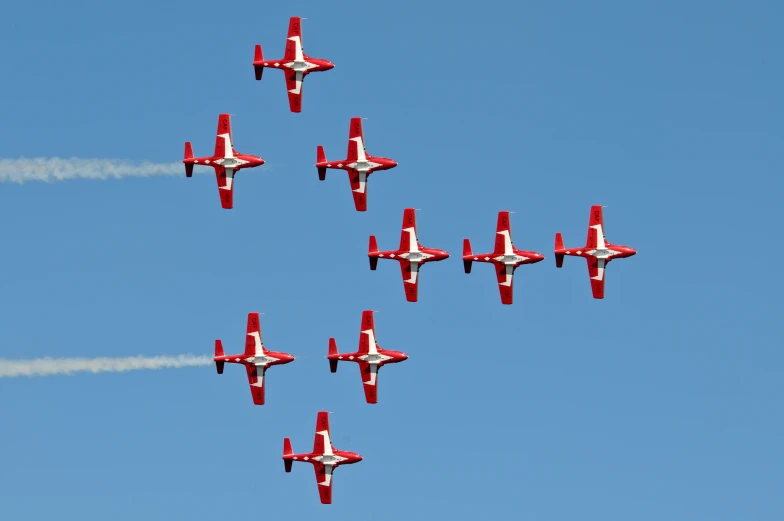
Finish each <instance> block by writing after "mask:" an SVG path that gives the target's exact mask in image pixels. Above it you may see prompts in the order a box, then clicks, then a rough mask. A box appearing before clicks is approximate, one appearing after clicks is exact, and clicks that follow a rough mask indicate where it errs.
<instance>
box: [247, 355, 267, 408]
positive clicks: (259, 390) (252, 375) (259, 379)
mask: <svg viewBox="0 0 784 521" xmlns="http://www.w3.org/2000/svg"><path fill="white" fill-rule="evenodd" d="M245 368H246V369H247V370H248V383H249V384H250V394H251V396H252V397H253V403H255V404H256V405H264V368H263V367H256V366H255V365H246V366H245Z"/></svg>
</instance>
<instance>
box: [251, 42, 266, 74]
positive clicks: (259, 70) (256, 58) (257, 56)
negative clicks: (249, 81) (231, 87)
mask: <svg viewBox="0 0 784 521" xmlns="http://www.w3.org/2000/svg"><path fill="white" fill-rule="evenodd" d="M263 61H264V55H263V54H262V52H261V45H256V49H255V51H254V53H253V69H254V72H255V73H256V80H257V81H258V80H260V79H261V75H262V74H263V73H264V66H263V65H256V64H257V63H259V64H260V63H261V62H263Z"/></svg>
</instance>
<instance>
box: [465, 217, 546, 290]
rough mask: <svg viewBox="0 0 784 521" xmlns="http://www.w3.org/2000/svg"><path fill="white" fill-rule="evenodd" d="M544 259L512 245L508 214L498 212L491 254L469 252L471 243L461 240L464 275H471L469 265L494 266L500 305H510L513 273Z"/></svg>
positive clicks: (538, 254) (540, 255)
mask: <svg viewBox="0 0 784 521" xmlns="http://www.w3.org/2000/svg"><path fill="white" fill-rule="evenodd" d="M542 259H544V255H542V254H540V253H536V252H535V251H524V250H518V249H517V248H515V247H514V244H512V227H511V224H510V222H509V212H508V211H505V210H504V211H502V212H498V224H496V227H495V249H494V250H493V253H479V254H474V253H472V252H471V242H470V241H469V240H468V239H464V240H463V266H464V267H465V272H466V273H471V263H472V262H474V261H476V262H489V263H491V264H494V265H495V274H496V277H497V278H498V289H499V290H500V291H501V303H503V304H511V303H512V281H513V278H514V271H515V269H517V267H518V266H522V265H523V264H533V263H535V262H539V261H540V260H542Z"/></svg>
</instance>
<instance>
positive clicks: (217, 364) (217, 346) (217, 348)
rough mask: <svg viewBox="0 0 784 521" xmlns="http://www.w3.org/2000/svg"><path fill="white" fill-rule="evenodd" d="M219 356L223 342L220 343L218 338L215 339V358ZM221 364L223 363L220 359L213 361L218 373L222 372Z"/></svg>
mask: <svg viewBox="0 0 784 521" xmlns="http://www.w3.org/2000/svg"><path fill="white" fill-rule="evenodd" d="M220 356H223V344H222V343H221V341H220V340H216V341H215V358H218V357H220ZM223 364H224V362H223V361H222V360H221V361H216V362H215V367H216V368H217V369H218V374H223Z"/></svg>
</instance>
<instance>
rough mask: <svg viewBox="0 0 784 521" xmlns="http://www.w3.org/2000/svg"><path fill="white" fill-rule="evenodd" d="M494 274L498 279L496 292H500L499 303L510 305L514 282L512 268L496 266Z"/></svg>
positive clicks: (505, 265) (501, 265) (509, 266)
mask: <svg viewBox="0 0 784 521" xmlns="http://www.w3.org/2000/svg"><path fill="white" fill-rule="evenodd" d="M495 274H496V277H497V278H498V290H499V291H500V292H501V303H503V304H511V303H512V283H513V282H514V266H511V265H509V264H496V265H495Z"/></svg>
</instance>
